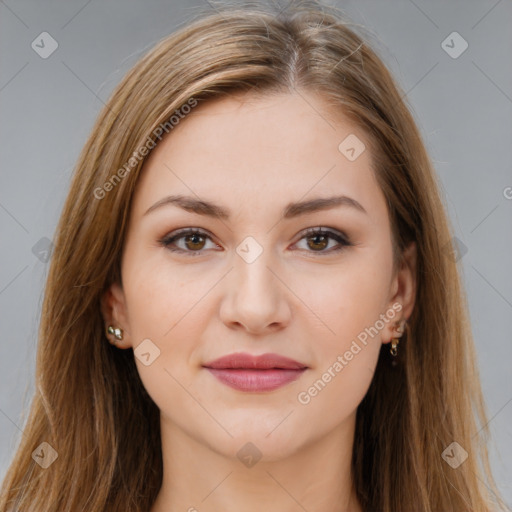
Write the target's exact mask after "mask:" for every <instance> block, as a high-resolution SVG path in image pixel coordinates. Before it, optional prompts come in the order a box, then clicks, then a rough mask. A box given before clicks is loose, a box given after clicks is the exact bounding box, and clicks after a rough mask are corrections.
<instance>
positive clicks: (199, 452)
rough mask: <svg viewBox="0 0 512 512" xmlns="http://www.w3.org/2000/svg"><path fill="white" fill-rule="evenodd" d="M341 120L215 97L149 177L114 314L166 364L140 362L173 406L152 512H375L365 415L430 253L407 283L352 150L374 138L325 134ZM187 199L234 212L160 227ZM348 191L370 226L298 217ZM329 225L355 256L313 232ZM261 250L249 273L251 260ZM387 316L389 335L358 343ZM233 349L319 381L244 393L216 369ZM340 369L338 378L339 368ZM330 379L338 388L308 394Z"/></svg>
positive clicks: (276, 103)
mask: <svg viewBox="0 0 512 512" xmlns="http://www.w3.org/2000/svg"><path fill="white" fill-rule="evenodd" d="M306 99H307V101H305V100H306ZM327 111H328V108H327V107H326V105H325V104H324V103H323V100H322V98H321V97H319V96H316V95H313V94H312V93H308V92H305V91H303V92H301V94H300V95H299V94H279V95H274V96H265V97H255V96H251V95H250V94H249V95H245V94H239V95H234V96H230V97H229V98H225V99H220V100H215V101H210V102H208V103H206V104H204V105H200V106H198V107H197V108H196V109H194V110H193V112H192V113H191V114H189V115H188V116H187V117H186V118H185V119H184V120H182V121H181V122H180V124H179V125H178V126H176V127H175V128H174V129H173V131H172V132H171V133H170V134H169V136H167V137H166V138H164V139H163V140H162V141H161V142H160V143H159V144H158V146H157V147H156V148H155V149H154V150H153V152H152V153H151V155H150V157H149V159H148V161H147V162H146V163H145V166H144V170H143V173H142V175H141V179H140V181H139V183H138V184H137V189H136V192H135V197H134V202H133V203H132V210H131V216H130V221H129V226H128V232H127V238H126V240H125V246H124V248H123V258H122V279H123V283H122V287H121V286H120V285H119V284H115V285H113V286H112V287H111V288H110V289H109V290H108V292H107V293H106V295H105V297H104V298H105V300H104V305H103V315H104V318H105V321H106V323H107V325H108V324H112V325H114V326H117V327H120V328H122V329H123V330H124V337H123V340H122V341H119V342H118V343H117V346H118V347H119V348H122V349H128V348H134V349H136V348H137V347H138V346H139V344H140V343H141V342H142V341H143V340H146V339H149V340H151V342H150V343H151V344H152V345H148V347H152V348H151V351H152V352H151V353H155V348H154V347H157V348H158V349H159V351H160V353H159V356H158V357H157V358H156V359H154V360H153V361H152V362H151V364H149V365H148V366H146V365H145V364H143V363H142V361H141V360H140V359H139V358H138V357H136V358H135V361H136V364H137V368H138V371H139V374H140V377H141V379H142V382H143V384H144V386H145V388H146V389H147V391H148V393H149V394H150V396H151V397H152V399H153V400H154V402H155V403H156V404H157V406H158V407H159V409H160V422H161V431H162V451H163V459H164V475H163V485H162V488H161V490H160V493H159V495H158V498H157V500H156V502H155V504H154V506H153V507H152V508H151V511H150V512H164V511H166V512H174V511H189V512H193V511H196V510H197V511H199V512H211V511H224V512H225V511H229V510H242V511H244V512H256V511H257V512H260V511H261V510H265V511H268V512H274V511H275V512H299V511H301V512H303V511H304V510H307V511H308V512H361V511H362V509H361V506H360V504H359V503H358V501H357V498H356V495H355V492H354V487H353V483H352V478H351V469H350V462H351V454H352V447H353V438H354V426H355V416H356V410H357V407H358V405H359V403H360V402H361V400H362V399H363V397H364V395H365V394H366V392H367V390H368V387H369V385H370V383H371V380H372V377H373V374H374V371H375V367H376V364H377V359H378V355H379V351H380V348H381V346H382V344H383V343H389V342H390V340H391V338H393V337H397V330H396V327H397V325H396V323H397V322H398V321H400V320H405V319H407V318H409V316H410V315H411V313H412V310H413V307H414V295H415V280H414V268H415V265H416V256H415V254H416V253H415V247H414V245H411V246H410V247H409V249H408V250H407V252H406V258H407V259H406V263H405V264H404V265H403V266H402V267H401V268H400V269H399V271H398V272H397V273H396V274H393V269H392V245H391V226H390V224H389V217H388V212H387V208H386V203H385V199H384V196H383V194H382V192H381V190H380V188H379V186H378V184H377V182H376V181H375V177H374V174H373V170H372V168H371V156H370V151H369V149H366V150H364V151H363V152H362V153H361V154H360V156H358V157H357V158H356V159H355V160H354V161H350V160H349V159H348V158H346V156H345V155H344V154H342V152H340V150H339V149H338V146H339V144H340V142H342V141H343V140H344V139H345V138H346V137H347V136H348V135H350V134H355V135H356V136H357V137H358V138H359V139H360V140H361V141H363V142H364V141H365V137H364V134H363V133H362V132H361V131H360V130H359V129H358V128H357V127H355V126H354V125H353V124H351V123H350V122H349V121H348V120H347V119H346V118H345V117H344V116H343V115H342V114H341V113H340V115H339V116H338V117H337V118H336V122H335V123H334V124H333V122H332V120H329V121H327V119H328V118H327V115H326V114H327ZM366 148H368V144H366ZM126 179H130V178H126ZM177 194H182V195H186V196H191V197H192V198H193V199H201V200H203V201H209V202H213V203H216V204H218V205H221V206H223V207H224V208H226V209H228V210H230V212H231V216H230V218H229V219H219V218H213V217H210V216H207V215H199V214H197V213H192V212H190V211H185V210H184V209H182V208H180V207H178V206H176V205H173V204H166V205H161V206H159V207H155V208H154V209H153V210H152V211H150V212H148V213H145V212H146V211H147V210H148V209H149V208H150V207H151V206H152V205H154V204H155V203H157V202H158V201H160V200H161V199H162V198H164V197H166V196H169V195H177ZM340 195H346V196H349V197H350V198H352V199H354V200H356V201H357V202H358V203H360V205H361V206H362V207H363V208H364V210H365V212H363V211H361V210H359V209H358V208H355V207H353V206H350V205H347V204H345V205H341V206H340V205H338V206H335V207H331V208H329V209H324V210H319V211H315V212H308V213H303V214H301V215H299V216H296V217H290V218H286V219H285V218H283V215H282V214H283V209H284V208H285V207H286V206H287V205H288V204H289V203H291V202H298V201H307V200H311V199H314V198H325V197H331V196H340ZM187 227H190V228H197V229H198V230H200V231H201V232H206V235H204V234H201V233H200V234H199V235H196V236H195V237H194V236H192V237H191V236H190V235H189V236H188V237H187V236H186V235H185V236H183V237H181V238H180V239H178V240H176V241H174V243H173V244H172V245H171V246H170V247H173V248H175V249H181V252H172V251H171V250H170V247H166V246H165V245H164V244H163V243H161V242H160V240H161V239H162V238H163V237H165V236H166V235H169V234H173V233H174V234H175V233H176V231H177V230H178V229H181V228H187ZM320 227H323V228H326V229H329V230H330V231H333V232H334V233H339V234H342V235H345V236H346V237H347V238H348V240H349V241H350V243H351V245H346V246H344V244H343V243H340V242H338V241H337V240H336V239H334V238H332V237H331V236H328V237H326V238H322V237H321V236H320V237H318V236H315V235H310V234H305V233H304V231H305V230H306V229H307V228H320ZM247 237H252V239H250V240H249V242H248V241H247V240H246V238H247ZM251 244H252V245H251ZM237 248H238V251H239V252H237ZM240 248H242V249H244V250H245V252H244V251H240ZM258 248H260V249H261V251H262V252H261V254H259V255H258V256H257V257H256V258H255V259H254V261H251V262H250V263H249V262H248V261H247V260H246V259H244V257H242V256H241V255H245V254H249V255H255V254H257V252H258V251H259V249H258ZM336 248H341V250H339V251H334V249H336ZM393 305H395V309H393ZM391 311H392V312H393V315H391ZM382 318H385V319H386V321H383V322H381V324H383V327H382V328H379V332H378V334H377V335H374V336H368V339H367V343H366V344H363V343H361V342H360V341H358V338H357V337H358V335H360V334H361V333H362V332H364V330H365V328H369V327H370V326H375V325H376V321H377V320H379V319H382ZM381 324H379V325H381ZM359 339H360V338H359ZM354 340H356V344H357V346H359V349H360V350H359V351H357V349H355V346H354V345H353V343H354ZM146 343H147V342H146ZM347 351H349V352H351V353H352V354H353V356H352V357H350V355H348V356H346V355H345V354H346V353H347ZM233 352H247V353H250V354H254V355H257V354H258V355H259V354H263V353H268V352H271V353H277V354H280V355H284V356H286V357H289V358H292V359H294V360H296V361H299V362H301V363H303V364H304V365H306V366H307V367H308V369H307V370H306V371H305V372H304V373H302V375H301V376H300V377H299V378H298V379H297V380H295V381H293V382H290V383H287V384H285V385H284V386H282V387H280V388H278V389H276V390H274V391H266V392H247V391H240V390H235V389H233V388H231V387H229V386H227V385H225V384H224V383H222V382H220V381H219V380H218V379H216V378H215V377H214V376H213V375H212V374H211V373H210V372H209V371H208V370H206V369H205V368H203V367H202V365H203V364H204V363H205V362H207V361H210V360H212V359H215V358H218V357H220V356H224V355H226V354H230V353H233ZM338 356H341V357H342V359H343V361H344V363H346V364H343V365H341V366H342V369H341V370H339V366H338V370H336V369H333V368H334V366H333V365H334V363H335V362H336V361H338V362H339V361H340V360H339V359H338ZM151 357H153V356H151ZM349 358H350V359H349ZM329 368H330V370H329ZM326 372H327V373H329V375H330V379H329V378H328V377H325V373H326ZM319 379H323V382H324V383H325V386H324V387H322V388H321V389H320V391H318V390H317V392H316V393H315V392H314V391H311V392H309V391H308V390H309V389H310V388H311V386H313V384H314V383H315V382H316V381H318V380H319ZM299 397H302V399H299ZM141 442H142V443H143V442H144V440H141ZM247 443H252V444H251V445H247ZM243 447H245V448H243ZM241 449H242V452H241V453H239V451H240V450H241ZM244 450H245V451H244ZM237 454H238V455H237ZM244 455H245V459H244V457H243V456H244ZM247 455H249V459H247ZM258 456H261V458H260V459H259V460H258V461H257V462H256V463H255V464H252V462H254V459H257V458H258ZM249 460H250V461H252V462H248V461H249ZM250 464H252V465H250ZM249 465H250V466H249Z"/></svg>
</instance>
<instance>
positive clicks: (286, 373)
mask: <svg viewBox="0 0 512 512" xmlns="http://www.w3.org/2000/svg"><path fill="white" fill-rule="evenodd" d="M203 368H205V369H207V370H208V371H209V372H210V373H211V374H212V375H213V376H214V377H216V378H217V379H218V380H219V381H220V382H222V383H223V384H225V385H227V386H229V387H231V388H233V389H237V390H239V391H246V392H264V391H273V390H275V389H278V388H280V387H282V386H284V385H286V384H288V383H290V382H293V381H294V380H297V379H298V378H299V377H300V376H301V375H302V374H303V373H304V372H305V371H306V370H307V369H308V366H306V365H304V364H302V363H299V362H298V361H295V360H293V359H290V358H287V357H284V356H280V355H278V354H262V355H260V356H252V355H250V354H245V353H235V354H229V355H227V356H224V357H221V358H219V359H216V360H214V361H211V362H209V363H206V364H204V365H203Z"/></svg>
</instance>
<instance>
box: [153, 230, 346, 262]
mask: <svg viewBox="0 0 512 512" xmlns="http://www.w3.org/2000/svg"><path fill="white" fill-rule="evenodd" d="M302 235H303V236H302V237H301V238H300V240H299V242H300V241H301V240H304V239H306V240H307V245H308V247H309V248H310V249H313V250H312V251H308V252H320V253H326V252H328V253H331V252H337V251H340V250H342V249H343V248H344V247H347V246H350V245H352V244H351V243H350V241H349V239H348V237H347V236H345V235H343V234H342V233H338V232H335V231H331V230H328V229H323V228H309V229H307V230H306V231H305V232H304V233H303V234H302ZM182 239H183V240H184V243H185V247H184V248H182V247H177V248H176V247H173V245H175V244H176V242H177V241H181V240H182ZM329 239H330V240H335V241H336V242H338V245H339V247H337V248H336V249H332V247H331V248H330V250H328V251H326V250H324V249H326V247H327V246H328V245H329ZM206 240H210V241H212V239H211V237H210V235H208V234H207V233H205V232H204V231H201V230H198V229H190V228H188V229H184V230H181V231H179V232H177V233H176V234H174V235H168V236H165V237H164V238H162V239H161V240H159V242H160V244H161V245H163V246H164V247H166V248H167V249H169V250H170V251H173V252H181V253H189V254H188V255H190V256H196V255H198V254H199V253H201V252H204V251H202V249H203V248H204V245H205V241H206ZM212 242H213V241H212ZM215 245H216V244H215ZM217 247H218V246H217Z"/></svg>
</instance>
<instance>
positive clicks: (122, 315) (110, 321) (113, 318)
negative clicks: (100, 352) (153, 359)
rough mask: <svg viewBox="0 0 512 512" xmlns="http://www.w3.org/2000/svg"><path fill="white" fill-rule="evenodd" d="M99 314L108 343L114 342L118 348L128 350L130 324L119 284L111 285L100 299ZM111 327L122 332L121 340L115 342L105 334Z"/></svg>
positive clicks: (130, 344) (129, 345)
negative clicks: (101, 317) (103, 323)
mask: <svg viewBox="0 0 512 512" xmlns="http://www.w3.org/2000/svg"><path fill="white" fill-rule="evenodd" d="M101 314H102V316H103V320H104V322H105V326H104V327H105V335H106V336H107V338H108V339H109V341H111V342H113V341H115V345H116V347H118V348H130V347H131V346H132V343H131V338H130V334H129V333H130V324H129V322H128V312H127V307H126V299H125V296H124V291H123V288H122V287H121V285H120V284H119V283H113V284H111V285H110V286H109V287H108V288H107V290H106V291H105V292H104V293H103V295H102V297H101ZM109 325H111V326H112V327H114V328H116V327H117V328H119V329H121V330H122V331H123V339H122V340H117V339H116V338H115V337H114V335H113V334H107V327H108V326H109Z"/></svg>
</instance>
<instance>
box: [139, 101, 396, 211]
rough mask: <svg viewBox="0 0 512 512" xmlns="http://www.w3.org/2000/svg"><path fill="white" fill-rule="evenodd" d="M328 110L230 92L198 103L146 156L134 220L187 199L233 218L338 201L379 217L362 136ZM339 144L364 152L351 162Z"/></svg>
mask: <svg viewBox="0 0 512 512" xmlns="http://www.w3.org/2000/svg"><path fill="white" fill-rule="evenodd" d="M331 110H332V109H331ZM331 110H329V106H328V104H327V103H326V102H325V101H324V100H323V99H322V97H320V96H318V95H314V94H311V93H305V92H300V93H293V94H292V93H280V94H272V95H265V96H262V95H255V94H254V93H237V94H234V95H230V96H226V97H222V98H216V99H214V100H209V101H207V102H205V103H202V104H200V105H198V106H197V107H195V108H194V109H193V110H192V112H191V113H190V114H188V115H187V116H185V117H184V119H182V120H181V121H180V122H179V124H177V125H176V126H174V127H173V129H172V131H170V133H169V134H168V135H167V136H166V137H165V138H163V139H162V140H161V141H160V142H159V143H158V145H157V146H156V147H155V149H153V151H152V152H151V154H150V156H149V158H148V159H147V160H146V162H145V164H144V167H143V170H142V174H141V177H140V179H139V183H138V184H137V187H136V193H135V201H134V208H135V209H136V210H137V212H138V213H139V214H142V213H143V211H142V210H143V209H144V211H145V210H146V209H147V208H148V207H149V206H151V205H152V204H153V203H154V202H155V201H157V200H159V199H161V198H162V197H163V196H165V195H168V194H186V195H189V196H190V195H195V196H197V197H198V198H204V199H207V200H212V201H214V202H216V203H221V204H225V205H226V206H228V207H229V208H230V209H232V210H236V211H239V210H240V209H241V208H244V206H245V207H249V206H251V207H259V208H261V206H262V205H265V206H267V207H269V208H273V206H274V204H275V206H276V208H277V207H278V208H279V209H282V207H283V206H284V205H285V204H288V203H289V202H291V201H298V200H299V199H302V198H304V199H305V198H308V197H309V196H311V197H327V196H332V195H334V194H346V195H348V196H351V197H353V198H354V199H356V200H357V201H359V202H360V203H362V204H363V205H364V206H365V208H366V209H367V210H372V209H373V210H374V212H373V213H374V214H375V215H378V214H379V213H380V214H382V212H383V211H385V208H386V207H385V203H384V198H383V197H382V193H381V191H380V189H379V187H378V185H377V182H376V180H375V177H374V172H373V169H372V159H371V155H370V151H369V147H368V143H367V140H366V139H365V135H364V133H363V132H362V131H361V129H360V128H359V127H358V126H356V125H355V124H354V123H352V122H351V121H350V120H349V119H347V118H346V117H345V116H343V114H342V113H341V112H340V113H339V115H333V112H332V111H331ZM347 140H348V141H349V142H350V143H351V145H352V146H354V142H355V143H356V144H359V146H356V147H355V148H356V150H357V151H358V152H359V151H361V150H362V148H364V147H366V149H364V150H362V152H361V153H360V155H359V156H357V158H356V159H355V160H353V159H352V160H351V159H349V158H347V156H346V154H345V153H343V152H342V151H344V150H345V149H346V148H345V146H346V145H347V144H345V143H344V141H347ZM340 144H341V146H340ZM379 208H380V212H379V211H378V210H379ZM383 208H384V210H382V209H383Z"/></svg>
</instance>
